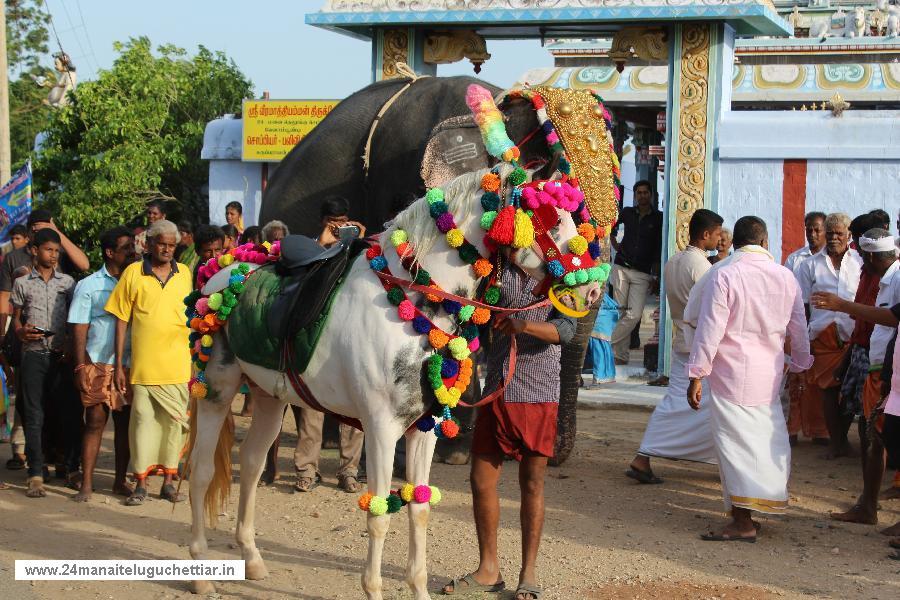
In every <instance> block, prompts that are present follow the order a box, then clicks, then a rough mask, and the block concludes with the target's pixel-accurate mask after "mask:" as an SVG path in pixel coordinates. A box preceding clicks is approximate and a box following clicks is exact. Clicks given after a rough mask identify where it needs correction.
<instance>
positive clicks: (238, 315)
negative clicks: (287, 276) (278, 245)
mask: <svg viewBox="0 0 900 600" xmlns="http://www.w3.org/2000/svg"><path fill="white" fill-rule="evenodd" d="M284 281H285V280H283V279H282V278H281V277H280V276H278V275H277V274H276V273H275V271H274V269H273V268H272V267H270V266H267V267H263V268H261V269H258V270H257V271H256V272H254V273H253V274H252V275H251V276H250V277H249V278H247V281H246V283H245V289H244V292H243V293H242V294H241V296H240V300H239V301H238V303H237V306H235V307H234V309H233V310H232V311H231V315H230V316H229V317H228V341H229V345H230V346H231V350H232V351H233V352H234V353H235V354H236V355H237V357H238V358H239V359H241V360H242V361H245V362H248V363H251V364H254V365H259V366H261V367H265V368H267V369H274V370H277V369H279V368H280V366H281V348H280V346H279V341H278V338H276V337H275V336H274V335H272V333H271V332H270V331H269V326H268V323H267V317H266V315H267V314H268V312H269V311H270V309H271V308H272V304H273V302H274V301H275V299H276V298H277V297H278V295H279V294H280V293H281V288H282V284H283V282H284ZM343 283H344V278H343V277H342V278H341V280H340V281H339V282H338V284H337V285H336V286H335V288H334V290H333V291H332V292H331V294H330V295H329V297H328V299H327V300H326V301H325V305H324V308H323V310H322V312H321V313H320V314H319V315H318V317H317V318H316V319H315V320H313V321H312V322H311V323H310V324H309V325H307V326H306V327H304V328H303V329H301V330H300V331H299V332H298V333H297V335H296V336H294V341H293V368H294V372H296V373H297V374H302V373H303V372H304V371H306V367H307V366H308V365H309V361H310V359H311V358H312V355H313V351H315V349H316V344H317V343H318V342H319V337H320V336H321V335H322V330H323V329H324V328H325V324H326V323H328V315H329V314H330V313H331V305H332V303H333V302H334V299H335V298H336V297H337V293H338V291H340V289H341V287H342V286H343Z"/></svg>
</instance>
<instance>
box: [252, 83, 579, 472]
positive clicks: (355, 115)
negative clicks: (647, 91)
mask: <svg viewBox="0 0 900 600" xmlns="http://www.w3.org/2000/svg"><path fill="white" fill-rule="evenodd" d="M472 83H477V84H479V85H481V86H483V87H485V88H487V89H488V90H490V91H491V93H492V94H494V96H495V98H497V96H498V95H499V94H500V93H501V89H500V88H498V87H496V86H493V85H491V84H488V83H485V82H483V81H481V80H479V79H476V78H473V77H420V78H417V79H415V80H410V79H390V80H385V81H381V82H377V83H373V84H371V85H369V86H367V87H365V88H363V89H361V90H360V91H358V92H356V93H354V94H353V95H351V96H350V97H348V98H347V99H346V100H343V101H341V102H340V103H339V104H338V105H337V106H336V107H335V108H334V109H333V110H332V111H331V113H329V115H328V116H327V117H326V118H325V119H324V120H323V121H322V122H321V123H320V124H319V125H317V126H316V127H315V129H313V130H312V132H310V133H309V135H307V136H306V137H305V138H304V139H303V140H301V141H300V142H299V143H298V144H297V146H295V147H294V148H293V150H291V152H290V153H289V154H288V155H287V156H286V157H285V158H284V159H283V160H282V162H281V163H280V164H279V165H278V168H277V170H275V172H274V174H273V175H272V177H271V179H270V180H269V182H268V185H267V188H266V191H265V193H264V195H263V200H262V208H261V213H260V223H261V224H262V223H266V222H267V221H269V220H271V219H279V220H281V221H283V222H285V223H286V224H287V225H288V227H289V228H290V230H291V232H292V233H300V234H303V235H307V236H310V237H315V236H317V235H318V234H319V232H320V229H321V223H320V218H319V210H320V206H321V204H322V202H323V201H324V200H325V199H326V198H328V197H329V196H332V195H337V196H343V197H345V198H347V199H348V200H349V202H350V215H349V216H350V218H351V219H353V220H357V221H360V222H361V223H362V224H363V225H365V227H366V229H367V230H368V231H372V232H376V231H381V230H382V229H383V224H384V223H385V222H386V221H388V220H389V219H390V218H391V217H392V216H393V215H394V214H396V212H398V211H399V210H401V209H402V208H404V207H403V206H397V205H396V201H395V198H397V197H398V194H406V195H407V196H408V195H409V194H410V193H411V194H414V195H415V197H421V196H423V195H424V194H425V191H426V190H427V189H428V188H431V187H436V186H439V185H441V184H442V183H444V182H446V181H449V180H450V179H453V178H454V177H457V176H458V175H461V174H462V173H465V172H470V171H475V170H477V169H483V168H487V167H489V166H491V165H492V164H493V163H494V162H495V161H494V159H493V158H491V157H490V156H489V155H488V153H487V151H486V150H485V148H484V144H483V142H482V139H481V133H480V131H479V129H478V126H477V125H476V123H475V121H474V118H473V117H472V114H471V112H470V110H469V107H468V106H467V105H466V102H465V98H466V89H467V88H468V86H469V85H470V84H472ZM405 86H408V87H407V88H406V89H405V90H404V91H403V92H402V93H400V94H399V95H398V92H400V91H401V89H403V88H404V87H405ZM389 102H391V104H390V106H389V107H388V108H387V110H383V107H384V106H385V105H386V104H387V103H389ZM499 108H500V110H501V112H502V113H503V115H504V119H505V121H506V128H507V132H508V134H509V137H510V139H512V140H513V142H515V143H517V145H519V147H520V150H521V153H522V154H521V156H522V157H521V159H520V163H521V164H523V165H525V166H526V167H527V168H536V169H538V170H539V171H541V172H540V173H538V174H536V175H535V178H547V177H549V175H550V174H552V172H553V170H555V168H556V164H557V162H556V161H557V160H558V158H559V157H558V156H549V155H548V151H547V145H546V142H545V140H544V136H543V134H542V133H541V131H540V127H539V125H538V123H537V119H536V118H535V112H534V109H533V107H532V106H531V104H530V103H528V102H526V101H524V100H521V99H517V100H513V101H510V102H509V103H502V104H500V106H499ZM382 111H383V114H381V115H380V113H381V112H382ZM379 115H380V116H379ZM376 120H377V126H376V127H375V128H374V133H370V132H371V131H372V128H373V123H374V122H375V121H376ZM370 138H371V139H370ZM367 142H370V144H371V149H370V151H369V156H370V160H369V164H368V168H367V169H366V168H365V167H364V160H363V156H364V154H365V153H366V146H367ZM592 315H593V316H595V315H596V311H594V312H592V313H591V314H590V315H588V316H587V317H584V318H583V319H582V320H583V321H584V323H581V324H580V325H579V332H582V333H583V332H584V331H587V332H590V329H591V327H592V325H593V320H590V322H588V320H589V319H591V316H592ZM587 342H588V336H587V335H586V334H585V335H579V336H578V337H577V338H576V341H575V342H574V343H570V344H568V345H567V347H565V348H564V349H563V359H564V360H563V361H562V373H561V393H560V399H561V401H562V402H561V404H560V410H559V433H558V437H557V444H556V459H555V463H556V464H559V463H561V462H563V461H564V460H565V459H566V457H568V455H569V454H570V452H571V450H572V447H573V445H574V442H575V412H576V405H577V396H578V387H579V382H580V380H581V365H582V364H583V361H584V355H585V351H586V348H587ZM475 388H477V386H471V387H470V388H469V391H468V392H467V394H470V397H468V398H467V397H465V396H464V397H463V399H464V400H466V401H469V402H471V401H473V400H476V399H477V398H472V397H471V396H473V395H475V394H476V393H477V392H473V390H474V389H475ZM473 413H474V411H465V413H461V414H460V416H461V417H463V419H464V421H467V422H465V424H466V425H468V426H469V427H468V428H471V425H472V424H473V423H474V415H473ZM460 437H461V438H462V437H463V436H460ZM466 437H468V436H466ZM437 453H438V455H439V457H441V458H442V459H443V460H445V461H447V462H451V463H456V464H458V463H462V462H465V461H466V460H468V440H466V439H460V440H459V441H453V442H450V441H445V442H442V444H440V445H439V446H438V452H437Z"/></svg>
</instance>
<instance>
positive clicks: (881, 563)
mask: <svg viewBox="0 0 900 600" xmlns="http://www.w3.org/2000/svg"><path fill="white" fill-rule="evenodd" d="M235 408H239V407H238V406H237V405H236V406H235ZM648 415H649V412H647V411H643V410H623V409H615V408H601V409H596V408H594V409H582V410H580V412H579V415H578V418H579V435H578V442H577V446H576V449H575V452H574V453H573V455H572V458H571V459H570V460H569V461H568V462H567V463H566V464H565V465H564V466H563V467H561V468H555V469H551V472H550V477H549V479H548V482H547V520H546V526H545V531H544V544H543V546H542V548H541V554H542V559H541V562H540V574H541V583H542V584H543V586H544V588H545V590H546V594H545V598H560V599H570V598H594V599H612V598H627V599H639V598H666V599H671V598H675V599H682V598H684V599H688V598H737V599H750V598H775V597H785V598H808V597H829V598H873V599H874V598H878V599H881V600H884V599H887V598H897V597H900V562H897V561H891V560H887V558H886V556H887V554H888V548H887V543H886V542H887V540H886V538H885V537H884V536H882V535H879V534H878V529H879V528H878V527H873V526H864V525H850V524H843V523H837V522H832V521H829V520H828V518H827V514H828V511H829V510H832V509H836V508H844V507H846V506H848V504H849V503H851V502H852V501H853V500H854V498H855V495H856V493H857V492H858V491H859V487H860V481H861V479H860V475H859V467H858V464H857V459H843V460H839V461H833V462H826V461H824V460H822V459H821V458H819V455H820V454H821V448H819V447H814V446H811V445H809V444H808V443H807V444H801V445H800V446H799V447H798V448H797V449H796V451H795V453H794V459H793V476H792V479H791V492H792V498H791V508H790V510H789V511H788V514H787V516H786V517H785V518H766V517H765V516H763V517H762V519H761V521H762V527H763V529H762V533H761V536H760V539H759V542H758V543H757V544H754V545H751V544H710V543H705V542H702V541H700V540H699V539H698V537H697V536H698V533H700V532H702V531H705V530H707V529H709V528H712V527H715V526H717V525H718V524H719V523H721V522H722V521H723V516H722V502H721V496H720V490H719V485H718V477H717V472H716V469H715V468H714V467H710V466H706V465H695V464H691V463H683V462H682V463H672V462H664V461H659V462H657V463H656V470H657V472H658V473H659V474H660V475H662V476H663V477H665V478H666V482H665V483H664V484H663V485H658V486H638V485H636V484H634V483H633V482H632V481H631V480H629V479H626V478H625V477H624V476H623V474H622V473H623V471H624V469H625V467H626V465H627V463H628V461H629V460H630V458H631V456H632V455H633V452H634V450H635V448H636V447H637V445H638V442H639V440H640V436H641V434H642V432H643V428H644V424H645V423H646V421H647V417H648ZM237 422H238V436H239V438H240V437H241V436H242V435H243V433H244V431H245V430H246V427H247V424H248V420H247V419H242V418H238V419H237ZM294 431H295V430H294V425H293V419H291V418H287V419H286V420H285V433H283V436H284V439H283V443H282V447H281V448H282V450H281V452H282V456H281V466H282V469H283V472H288V469H289V468H291V466H292V463H291V460H290V456H291V451H292V447H293V442H294V440H295V436H294ZM109 438H110V434H109V432H107V438H106V439H105V440H104V448H105V452H104V455H103V457H102V460H101V463H100V473H99V478H98V479H99V480H98V482H97V483H98V488H99V489H100V491H99V492H98V493H96V494H95V496H94V499H93V501H92V502H91V503H89V504H86V505H83V504H76V503H74V502H72V501H71V500H70V499H69V496H71V495H72V494H73V492H71V491H70V490H66V489H65V488H62V487H61V486H52V487H51V488H50V493H49V495H48V497H47V498H46V499H43V500H31V499H27V498H25V496H24V493H23V485H22V484H23V482H24V475H21V472H18V473H12V472H8V471H5V472H3V473H2V476H3V477H4V478H5V479H6V480H7V481H9V482H10V483H12V484H14V486H15V487H14V488H13V489H11V490H6V491H2V492H0V519H2V526H0V589H2V590H3V593H2V596H3V597H4V598H11V599H15V600H29V599H31V598H38V599H43V598H54V599H56V598H63V597H64V598H67V599H70V600H88V599H91V600H93V599H96V598H102V599H106V598H111V599H116V600H118V599H120V598H127V599H128V600H144V599H152V600H161V599H163V598H187V597H190V594H189V593H188V586H187V584H186V583H182V582H164V581H161V582H134V581H132V582H98V581H60V582H49V581H45V582H35V583H34V584H31V583H29V582H16V581H13V561H14V560H15V559H17V558H20V559H24V558H34V559H38V558H52V559H73V558H84V559H87V558H97V559H101V558H103V559H112V558H134V559H165V558H180V559H187V558H190V557H189V554H188V550H187V543H188V540H189V536H190V531H189V529H190V518H189V517H190V515H189V509H188V506H187V504H181V505H178V506H176V507H175V510H174V512H173V510H172V505H171V504H169V503H167V502H163V501H160V500H158V499H157V500H154V501H151V502H149V503H147V504H146V505H145V506H143V507H137V508H132V507H126V506H123V505H122V504H121V500H120V499H119V498H117V497H114V496H112V495H109V494H108V493H107V492H106V491H105V490H106V489H107V488H108V487H109V484H110V481H111V480H110V469H111V466H112V463H111V455H110V450H109V449H110V448H111V439H109ZM336 462H337V461H336V456H335V451H326V452H325V454H324V460H323V464H322V470H323V473H324V474H325V475H326V478H325V482H324V485H322V486H320V487H319V488H318V489H316V490H314V491H313V492H311V493H308V494H294V493H291V483H292V482H291V479H290V478H286V479H284V480H282V481H281V482H279V483H278V484H276V485H275V486H273V487H270V488H265V489H262V490H261V492H260V495H259V504H258V513H257V523H258V526H259V531H258V536H259V537H258V543H259V546H260V547H261V550H262V555H263V558H264V559H265V560H266V561H267V564H268V567H269V570H270V572H271V575H270V577H269V578H268V579H267V580H265V581H246V582H225V583H220V584H219V585H218V592H219V597H221V598H232V597H234V598H287V597H298V598H308V599H318V598H328V599H331V598H359V597H361V596H362V594H361V592H360V587H359V574H360V572H361V568H362V565H363V561H364V557H365V553H366V543H367V539H366V533H365V520H364V517H363V515H362V513H361V512H360V511H359V510H358V509H357V508H355V498H354V497H353V496H350V495H347V494H344V493H342V492H339V491H337V490H336V488H335V480H334V478H333V477H332V476H331V475H332V474H333V473H334V470H335V467H336ZM513 467H514V464H512V463H507V469H506V472H505V474H504V477H503V481H502V485H501V494H502V498H503V499H502V505H501V509H502V515H501V519H502V531H501V534H500V547H501V552H502V555H503V574H504V576H505V578H506V581H507V582H509V583H510V584H514V583H515V581H516V576H517V564H518V558H519V538H518V507H519V503H518V489H517V483H516V475H515V470H514V468H513ZM432 474H433V477H432V481H433V483H435V484H436V485H438V486H439V487H440V488H441V489H442V491H443V495H444V501H443V502H442V503H441V504H440V505H439V506H438V507H437V509H436V510H434V511H433V512H432V521H431V526H430V536H429V549H428V556H429V572H430V574H431V588H432V589H438V588H439V587H440V585H441V584H442V583H443V582H445V581H447V580H448V579H450V578H452V577H454V576H458V575H462V574H464V573H466V572H467V571H469V570H471V569H473V568H474V566H475V561H476V556H477V554H476V547H475V533H474V526H473V523H472V518H471V513H470V496H469V492H468V467H458V466H447V465H435V467H434V469H433V471H432ZM157 485H158V483H157V482H154V483H153V486H152V488H151V489H152V490H153V491H154V492H156V491H158V490H157ZM236 492H237V486H235V487H234V490H233V494H232V500H231V502H230V504H229V507H228V512H227V515H226V516H224V517H222V519H221V522H220V525H219V528H218V530H216V531H213V532H212V533H211V535H210V548H211V558H217V557H221V558H239V552H238V550H237V549H235V548H234V545H233V527H234V512H235V510H236V502H237V493H236ZM882 507H883V511H882V513H881V519H882V523H884V524H891V523H893V522H895V521H897V520H898V519H900V501H898V500H892V501H884V502H882ZM391 525H392V530H391V532H390V534H389V536H388V541H387V544H386V549H385V565H384V576H385V597H386V598H409V597H410V594H409V593H408V591H407V588H406V585H405V584H404V583H403V569H404V566H405V563H406V546H407V544H406V540H407V520H406V514H405V511H403V512H401V513H399V514H398V515H397V516H395V518H394V519H393V520H392V524H391ZM436 597H437V596H436ZM506 597H511V595H507V596H504V598H506Z"/></svg>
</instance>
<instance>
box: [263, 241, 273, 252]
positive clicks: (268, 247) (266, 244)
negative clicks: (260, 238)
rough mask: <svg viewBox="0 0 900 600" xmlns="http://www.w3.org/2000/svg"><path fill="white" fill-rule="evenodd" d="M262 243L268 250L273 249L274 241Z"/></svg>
mask: <svg viewBox="0 0 900 600" xmlns="http://www.w3.org/2000/svg"><path fill="white" fill-rule="evenodd" d="M262 245H263V247H264V248H265V249H266V250H271V249H272V242H263V243H262Z"/></svg>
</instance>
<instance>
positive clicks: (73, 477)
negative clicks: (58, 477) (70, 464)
mask: <svg viewBox="0 0 900 600" xmlns="http://www.w3.org/2000/svg"><path fill="white" fill-rule="evenodd" d="M81 481H82V474H81V471H77V472H75V473H69V474H67V475H66V487H67V488H69V489H70V490H75V491H76V492H78V491H81Z"/></svg>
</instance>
